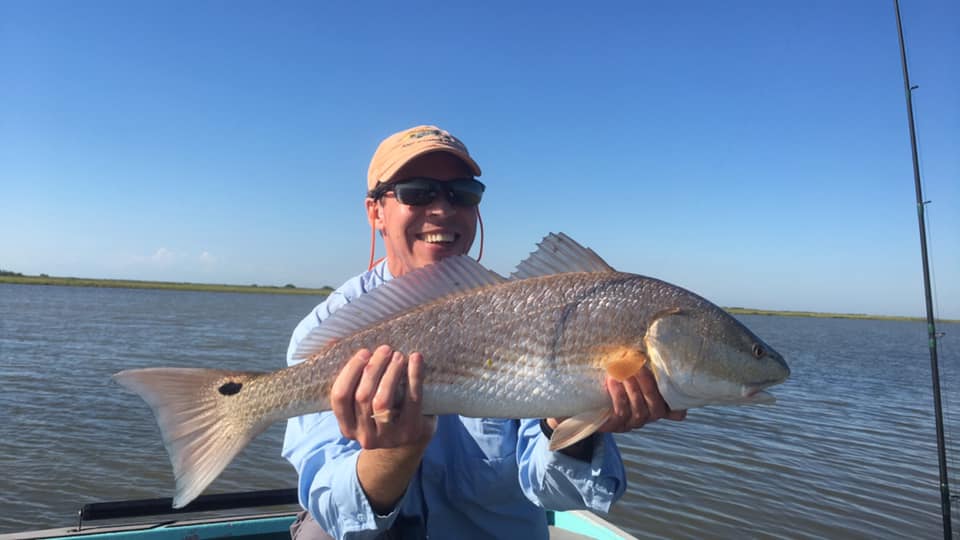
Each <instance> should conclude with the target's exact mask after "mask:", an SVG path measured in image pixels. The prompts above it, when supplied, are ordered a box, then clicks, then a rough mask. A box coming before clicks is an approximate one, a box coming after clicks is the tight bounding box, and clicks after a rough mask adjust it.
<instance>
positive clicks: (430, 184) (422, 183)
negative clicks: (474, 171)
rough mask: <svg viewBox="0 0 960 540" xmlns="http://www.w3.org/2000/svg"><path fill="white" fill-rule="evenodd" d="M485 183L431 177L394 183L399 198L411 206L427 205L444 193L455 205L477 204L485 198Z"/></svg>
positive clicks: (463, 179)
mask: <svg viewBox="0 0 960 540" xmlns="http://www.w3.org/2000/svg"><path fill="white" fill-rule="evenodd" d="M483 190H484V185H483V183H481V182H480V181H478V180H474V179H473V178H458V179H456V180H449V181H446V182H442V181H440V180H433V179H430V178H414V179H411V180H405V181H403V182H398V183H396V184H394V185H393V192H394V193H395V194H396V196H397V200H398V201H400V202H401V203H402V204H406V205H409V206H425V205H428V204H430V203H432V202H433V200H434V199H436V198H437V195H439V194H440V193H444V194H445V195H446V196H447V200H449V201H450V204H452V205H454V206H466V207H469V206H476V205H478V204H480V199H482V198H483Z"/></svg>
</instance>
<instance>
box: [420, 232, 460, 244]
mask: <svg viewBox="0 0 960 540" xmlns="http://www.w3.org/2000/svg"><path fill="white" fill-rule="evenodd" d="M422 238H423V241H424V242H428V243H431V244H448V243H450V242H453V241H454V240H455V239H456V236H455V235H454V234H453V233H427V234H424V235H423V236H422Z"/></svg>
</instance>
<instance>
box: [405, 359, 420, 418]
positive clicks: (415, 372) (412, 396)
mask: <svg viewBox="0 0 960 540" xmlns="http://www.w3.org/2000/svg"><path fill="white" fill-rule="evenodd" d="M407 381H408V383H409V387H408V388H407V396H406V401H407V402H408V403H410V404H411V405H413V406H414V408H415V409H416V414H418V415H419V414H420V403H421V402H422V401H423V355H422V354H420V353H418V352H415V353H413V354H411V355H410V360H409V361H408V362H407Z"/></svg>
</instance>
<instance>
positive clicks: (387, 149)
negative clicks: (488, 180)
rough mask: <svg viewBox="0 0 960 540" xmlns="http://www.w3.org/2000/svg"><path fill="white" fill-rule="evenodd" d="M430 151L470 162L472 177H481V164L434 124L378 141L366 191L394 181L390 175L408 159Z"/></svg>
mask: <svg viewBox="0 0 960 540" xmlns="http://www.w3.org/2000/svg"><path fill="white" fill-rule="evenodd" d="M430 152H448V153H451V154H453V155H455V156H457V157H458V158H460V159H462V160H463V162H464V163H466V164H467V165H469V166H470V169H471V170H472V171H473V174H474V176H480V166H479V165H477V162H476V161H474V160H473V158H472V157H470V152H468V151H467V146H466V145H465V144H463V142H462V141H461V140H460V139H458V138H456V137H454V136H453V135H451V134H450V132H449V131H446V130H443V129H440V128H438V127H437V126H417V127H415V128H410V129H406V130H403V131H401V132H398V133H394V134H393V135H391V136H389V137H387V138H386V139H384V140H383V142H381V143H380V146H378V147H377V151H376V152H374V153H373V159H371V160H370V170H369V171H367V190H368V191H372V190H373V188H375V187H377V183H378V182H383V183H386V182H389V181H391V180H394V178H393V176H394V175H395V174H397V171H399V170H400V168H401V167H403V166H404V165H406V164H407V162H409V161H410V160H411V159H413V158H415V157H418V156H422V155H424V154H428V153H430Z"/></svg>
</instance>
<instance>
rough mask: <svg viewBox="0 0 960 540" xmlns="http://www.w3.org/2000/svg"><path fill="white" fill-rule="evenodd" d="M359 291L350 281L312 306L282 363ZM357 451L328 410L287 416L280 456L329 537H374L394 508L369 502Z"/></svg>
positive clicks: (387, 522) (384, 527)
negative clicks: (381, 510)
mask: <svg viewBox="0 0 960 540" xmlns="http://www.w3.org/2000/svg"><path fill="white" fill-rule="evenodd" d="M354 289H356V290H354ZM362 293H363V290H362V285H361V284H360V281H359V280H353V281H352V282H347V283H346V284H344V286H343V287H341V288H340V289H337V290H336V291H334V292H333V293H331V294H330V296H328V297H327V299H326V300H325V301H324V302H322V303H321V304H320V305H318V306H317V307H316V308H314V309H313V311H311V312H310V313H309V314H308V315H307V316H306V317H305V318H304V319H303V320H302V321H301V322H300V324H298V325H297V327H296V329H294V331H293V336H292V337H291V339H290V346H289V348H288V350H287V363H288V364H289V365H293V364H296V363H297V361H296V360H294V359H293V352H294V351H295V350H296V347H297V344H299V342H300V341H301V340H302V339H303V338H304V337H305V336H306V335H307V334H309V333H310V331H311V330H312V329H314V328H316V327H317V326H319V325H320V324H321V322H322V321H323V320H324V319H326V318H327V317H328V316H329V315H330V314H331V313H333V312H334V311H336V310H337V309H338V308H340V307H342V306H343V305H345V304H347V303H348V302H349V301H350V299H351V298H354V297H355V296H359V295H360V294H362ZM359 455H360V445H359V444H357V442H356V441H352V440H349V439H346V438H344V437H343V435H342V434H341V433H340V426H339V425H338V424H337V418H336V416H335V415H334V414H333V413H331V412H323V413H312V414H305V415H303V416H298V417H294V418H291V419H289V420H288V421H287V431H286V434H285V435H284V440H283V457H285V458H286V459H287V460H288V461H290V463H291V464H293V466H294V468H295V469H296V470H297V476H298V485H297V491H298V495H299V499H300V504H301V505H302V506H303V507H304V508H306V509H307V510H308V511H309V512H310V514H311V515H312V516H313V518H314V519H315V520H316V521H317V524H319V525H320V527H321V528H323V529H324V530H325V531H327V532H328V533H329V534H330V535H331V536H333V537H334V538H349V539H365V538H373V537H375V536H377V535H378V534H380V533H382V532H384V531H386V530H387V529H389V528H390V526H391V525H392V524H393V522H394V520H395V519H396V516H397V513H398V511H397V510H396V509H395V510H394V511H393V512H391V513H390V514H387V515H385V516H381V515H377V514H376V513H375V512H374V511H373V508H371V507H370V503H369V501H368V500H367V496H366V494H365V493H364V492H363V488H361V487H360V481H359V479H358V478H357V458H358V457H359ZM402 502H403V501H402V500H401V501H400V503H401V504H402ZM401 504H398V505H397V507H396V508H400V506H401Z"/></svg>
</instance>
